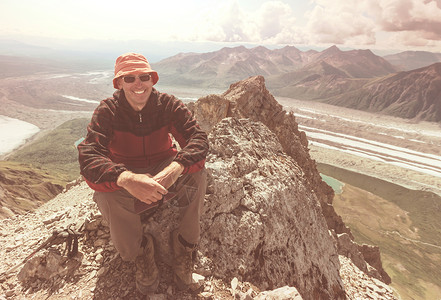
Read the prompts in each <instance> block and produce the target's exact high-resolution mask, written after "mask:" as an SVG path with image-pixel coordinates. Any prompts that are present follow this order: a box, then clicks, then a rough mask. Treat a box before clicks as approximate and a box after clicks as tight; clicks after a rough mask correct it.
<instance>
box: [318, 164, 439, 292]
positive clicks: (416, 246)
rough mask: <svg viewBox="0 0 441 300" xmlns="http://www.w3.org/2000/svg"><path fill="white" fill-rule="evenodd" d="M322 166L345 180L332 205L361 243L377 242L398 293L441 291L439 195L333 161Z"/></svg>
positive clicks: (329, 173) (341, 179) (331, 173)
mask: <svg viewBox="0 0 441 300" xmlns="http://www.w3.org/2000/svg"><path fill="white" fill-rule="evenodd" d="M318 169H319V171H320V172H322V173H324V174H326V175H328V176H331V177H333V178H336V179H338V180H340V181H342V182H344V183H345V186H344V188H343V192H342V193H341V194H337V195H336V196H335V198H334V207H335V210H336V211H337V213H338V214H339V215H341V216H342V218H343V220H344V222H345V223H346V225H348V226H349V227H350V228H351V230H352V233H353V234H354V236H355V240H356V241H357V242H359V243H367V244H371V245H377V246H379V247H380V251H381V255H382V262H383V267H384V268H385V270H386V272H387V273H388V274H389V275H390V276H391V278H392V287H394V288H395V289H396V290H397V291H398V293H399V294H400V296H401V297H402V299H436V296H439V295H440V294H441V285H440V282H441V234H440V231H441V209H440V207H441V197H440V196H438V195H436V194H433V193H429V192H425V191H415V190H409V189H406V188H404V187H402V186H399V185H396V184H393V183H390V182H387V181H384V180H380V179H377V178H373V177H369V176H366V175H362V174H357V173H355V172H351V171H348V170H344V169H340V168H336V167H333V166H329V165H325V164H318Z"/></svg>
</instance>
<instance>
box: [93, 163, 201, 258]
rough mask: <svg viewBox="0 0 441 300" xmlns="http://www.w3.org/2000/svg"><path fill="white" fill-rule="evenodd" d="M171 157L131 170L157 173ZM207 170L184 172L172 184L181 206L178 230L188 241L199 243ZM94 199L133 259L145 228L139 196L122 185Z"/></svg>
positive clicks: (124, 254)
mask: <svg viewBox="0 0 441 300" xmlns="http://www.w3.org/2000/svg"><path fill="white" fill-rule="evenodd" d="M170 162H171V160H168V161H164V162H162V163H160V164H157V165H155V166H151V167H149V168H146V169H137V170H132V171H133V172H135V173H149V174H151V175H153V176H154V175H156V174H157V173H158V172H160V171H161V170H162V169H164V168H165V167H166V166H167V165H169V163H170ZM206 175H207V174H206V170H205V169H203V170H201V171H199V172H196V173H192V174H185V175H181V176H180V177H179V178H178V180H177V181H176V183H175V184H174V185H173V188H174V189H175V191H176V199H177V203H178V206H179V207H180V210H181V212H180V216H181V218H180V222H179V228H178V230H179V233H180V234H181V236H182V237H183V238H184V239H185V240H186V241H187V242H189V243H192V244H197V243H198V242H199V237H200V225H199V221H200V215H201V211H202V206H203V202H204V195H205V190H206V186H207V178H206ZM94 200H95V202H96V203H97V204H98V208H99V210H100V211H101V214H102V215H103V217H104V219H105V220H106V221H107V222H108V224H109V227H110V236H111V238H112V241H113V244H114V245H115V248H116V250H117V251H118V252H119V254H120V255H121V258H122V259H123V260H125V261H133V260H135V258H136V257H137V256H138V255H139V254H140V253H141V251H142V250H141V241H142V236H143V229H142V223H141V217H140V215H139V214H137V213H136V212H135V203H136V201H139V200H137V199H136V198H135V197H133V196H132V195H131V194H130V193H129V192H127V191H126V190H124V189H122V190H119V191H115V192H110V193H104V192H95V194H94Z"/></svg>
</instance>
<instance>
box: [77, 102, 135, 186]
mask: <svg viewBox="0 0 441 300" xmlns="http://www.w3.org/2000/svg"><path fill="white" fill-rule="evenodd" d="M113 116H114V113H113V111H112V110H111V109H110V107H109V103H106V102H105V101H102V102H101V103H100V105H99V106H98V107H97V108H96V109H95V111H94V113H93V115H92V119H91V122H90V123H89V125H88V127H87V136H86V138H85V139H84V141H83V142H81V143H80V144H79V145H78V152H79V158H78V160H79V163H80V172H81V175H83V177H84V179H85V180H86V182H87V184H88V185H89V186H90V187H91V188H92V189H94V190H96V191H100V192H111V191H116V190H119V189H121V187H119V186H118V185H117V184H116V180H117V179H118V176H119V175H120V174H121V173H122V172H124V171H125V170H127V168H126V167H125V166H124V165H123V164H117V163H114V162H113V161H112V160H111V159H110V157H109V155H110V152H109V148H108V146H109V143H110V141H111V137H112V134H113V130H112V120H113Z"/></svg>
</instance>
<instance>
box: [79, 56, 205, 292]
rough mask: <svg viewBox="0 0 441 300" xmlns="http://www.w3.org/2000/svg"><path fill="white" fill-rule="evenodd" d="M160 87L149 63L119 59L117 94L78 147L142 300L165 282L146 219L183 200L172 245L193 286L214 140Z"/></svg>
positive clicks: (182, 283)
mask: <svg viewBox="0 0 441 300" xmlns="http://www.w3.org/2000/svg"><path fill="white" fill-rule="evenodd" d="M158 80H159V76H158V73H157V72H156V71H154V70H152V69H151V67H150V64H149V63H148V61H147V59H146V58H145V57H144V56H143V55H141V54H137V53H126V54H123V55H121V56H120V57H118V58H117V60H116V63H115V77H114V79H113V86H114V87H115V89H116V91H115V93H114V94H113V97H112V98H108V99H106V100H103V101H101V103H100V104H99V106H98V107H97V108H96V109H95V111H94V114H93V116H92V120H91V122H90V124H89V126H88V134H87V137H86V138H85V140H84V141H83V142H82V143H81V144H80V145H79V146H78V151H79V162H80V169H81V174H82V175H83V177H84V178H85V180H86V182H87V183H88V184H89V186H90V187H91V188H92V189H94V190H95V193H94V200H95V202H96V203H97V205H98V208H99V210H100V211H101V213H102V215H103V217H104V218H105V219H106V220H107V221H108V223H109V227H110V234H111V238H112V241H113V243H114V245H115V248H116V249H117V251H118V252H119V254H120V256H121V257H122V259H123V260H125V261H135V265H136V274H135V280H136V287H137V289H138V290H139V291H140V292H141V293H143V294H147V293H150V292H154V291H155V290H156V288H157V287H158V283H159V274H158V268H157V266H156V262H155V259H154V251H155V249H154V242H153V236H152V235H150V234H147V233H144V232H143V229H142V224H141V217H140V213H142V212H143V211H145V210H148V209H150V208H151V207H156V206H158V205H159V204H160V203H162V202H163V201H164V200H167V199H169V198H170V197H172V196H173V197H176V198H175V199H176V201H175V202H176V203H177V205H178V206H179V207H180V209H181V219H180V222H179V224H180V225H179V227H178V228H177V229H176V230H175V231H173V232H172V235H171V245H172V248H173V249H172V253H173V254H174V275H175V276H174V278H175V282H176V284H177V285H178V288H180V289H184V288H186V287H187V286H188V285H189V284H190V283H191V278H192V276H191V274H192V267H193V266H192V252H193V251H194V250H195V247H196V245H197V243H198V242H199V235H200V227H199V220H200V213H201V208H202V204H203V199H204V195H205V189H206V172H205V168H204V164H205V157H206V155H207V152H208V140H207V135H206V134H205V132H203V131H202V130H201V129H200V127H199V125H198V124H197V122H196V120H195V119H194V118H193V116H192V113H191V112H190V111H189V110H188V108H187V107H186V106H185V105H184V104H183V103H182V102H181V101H180V100H178V99H177V98H176V97H174V96H172V95H168V94H165V93H160V92H159V91H157V90H156V89H155V88H154V85H155V84H156V83H157V82H158ZM171 136H173V137H174V139H175V140H176V141H177V142H178V143H179V146H180V150H178V149H177V147H176V146H175V145H174V144H173V141H172V138H171Z"/></svg>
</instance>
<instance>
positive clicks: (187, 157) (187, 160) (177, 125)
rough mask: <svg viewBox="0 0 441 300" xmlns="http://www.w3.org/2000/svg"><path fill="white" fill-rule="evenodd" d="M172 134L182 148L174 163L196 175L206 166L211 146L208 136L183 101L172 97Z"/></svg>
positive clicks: (185, 171)
mask: <svg viewBox="0 0 441 300" xmlns="http://www.w3.org/2000/svg"><path fill="white" fill-rule="evenodd" d="M171 97H172V98H171V101H170V106H169V108H170V109H171V113H172V128H171V133H172V135H173V137H174V138H175V139H176V141H177V142H178V143H179V145H180V146H181V150H180V151H179V152H178V153H177V155H176V157H175V159H174V161H177V162H179V163H181V164H182V165H183V166H184V172H183V173H184V174H185V173H194V172H197V171H199V170H201V169H202V168H204V166H205V158H206V156H207V153H208V149H209V144H208V138H207V134H206V133H205V132H204V131H203V130H202V129H201V128H200V127H199V124H198V123H197V121H196V119H195V118H194V117H193V114H192V113H191V111H190V110H189V109H188V108H187V107H186V106H185V105H184V103H183V102H182V101H181V100H178V99H176V98H175V97H173V96H171Z"/></svg>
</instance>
